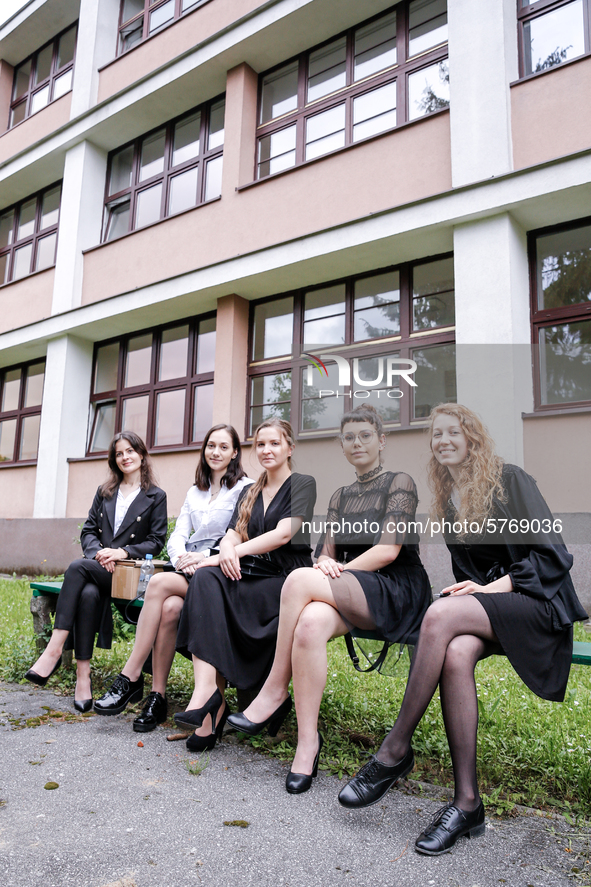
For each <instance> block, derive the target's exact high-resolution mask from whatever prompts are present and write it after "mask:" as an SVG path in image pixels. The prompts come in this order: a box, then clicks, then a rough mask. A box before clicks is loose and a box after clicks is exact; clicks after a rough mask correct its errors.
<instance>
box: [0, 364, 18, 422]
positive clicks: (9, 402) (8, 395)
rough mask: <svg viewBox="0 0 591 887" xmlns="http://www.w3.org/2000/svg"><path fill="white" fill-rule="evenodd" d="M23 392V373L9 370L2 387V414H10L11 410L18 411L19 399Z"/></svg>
mask: <svg viewBox="0 0 591 887" xmlns="http://www.w3.org/2000/svg"><path fill="white" fill-rule="evenodd" d="M20 390H21V371H20V370H8V371H7V372H6V373H4V384H3V386H2V410H1V411H0V412H3V413H9V412H10V411H11V410H18V398H19V394H20Z"/></svg>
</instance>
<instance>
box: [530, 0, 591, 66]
mask: <svg viewBox="0 0 591 887" xmlns="http://www.w3.org/2000/svg"><path fill="white" fill-rule="evenodd" d="M590 15H591V0H537V2H535V3H534V2H533V0H531V2H530V0H519V2H518V13H517V16H518V22H519V30H520V46H521V76H522V77H527V76H528V74H538V73H539V72H540V71H547V70H548V68H553V67H554V66H555V65H561V64H562V63H563V62H567V61H569V60H570V59H574V58H577V56H580V55H584V54H585V53H587V52H591V40H590V37H591V33H590Z"/></svg>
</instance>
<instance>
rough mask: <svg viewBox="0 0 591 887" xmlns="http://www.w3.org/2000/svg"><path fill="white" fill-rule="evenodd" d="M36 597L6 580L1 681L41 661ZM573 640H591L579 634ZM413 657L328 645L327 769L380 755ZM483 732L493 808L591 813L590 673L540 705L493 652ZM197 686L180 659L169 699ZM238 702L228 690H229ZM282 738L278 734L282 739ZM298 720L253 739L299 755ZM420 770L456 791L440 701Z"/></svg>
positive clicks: (1, 600) (58, 680) (419, 751)
mask: <svg viewBox="0 0 591 887" xmlns="http://www.w3.org/2000/svg"><path fill="white" fill-rule="evenodd" d="M30 598H31V592H30V589H29V583H28V581H26V580H0V613H1V614H2V615H1V617H0V678H2V679H3V680H6V681H21V680H22V677H23V675H24V673H25V671H26V670H27V668H29V666H30V665H31V663H32V662H33V661H34V660H35V645H34V636H33V627H32V625H33V620H32V617H31V615H30V612H29V601H30ZM133 637H134V634H133V629H132V628H130V627H129V626H126V625H124V624H123V625H122V624H119V627H117V626H116V640H115V643H114V646H113V649H112V650H97V651H96V654H95V657H94V659H93V675H94V687H95V696H98V695H100V692H101V687H102V686H104V685H105V684H106V683H108V682H109V680H110V679H111V677H112V676H113V675H115V674H117V672H118V671H119V670H120V669H121V667H122V665H123V663H124V662H125V660H126V659H127V657H128V655H129V651H130V650H131V646H132V643H133ZM575 639H576V640H591V638H590V637H589V635H588V634H586V633H585V631H584V629H583V628H582V627H581V626H580V625H578V626H576V628H575ZM407 675H408V657H407V656H406V654H405V655H403V656H402V658H401V659H400V661H399V663H398V665H397V667H396V669H395V671H394V676H393V677H382V676H381V675H374V674H371V675H361V674H358V673H357V672H356V671H355V670H354V669H353V666H352V665H351V663H350V661H349V658H348V656H347V652H346V649H345V645H344V642H343V641H342V640H338V641H334V642H333V643H331V644H330V645H329V666H328V683H327V687H326V692H325V694H324V700H323V703H322V708H321V711H320V719H321V729H322V732H323V734H324V740H325V746H324V751H323V755H322V761H321V767H324V768H325V769H327V770H330V771H332V772H333V773H336V774H338V775H342V774H352V773H354V772H355V770H357V769H358V767H359V765H360V764H361V763H363V762H364V760H365V759H366V757H367V755H368V753H370V752H371V751H373V750H375V748H376V747H377V745H379V742H380V740H381V738H382V737H383V735H384V733H385V732H386V731H387V730H388V729H389V728H390V727H391V725H392V724H393V722H394V720H395V718H396V715H397V712H398V709H399V707H400V702H401V700H402V696H403V693H404V688H405V685H406V679H407ZM476 677H477V685H478V694H479V707H480V729H479V739H478V761H479V778H480V784H481V788H482V790H483V792H484V799H485V803H486V805H487V806H488V808H489V810H490V812H493V810H494V809H495V808H496V809H497V810H498V812H499V813H501V812H508V811H510V810H511V808H512V807H513V805H514V804H524V805H527V806H532V807H540V808H544V809H551V808H554V809H556V810H557V811H559V812H566V813H570V814H571V815H573V816H574V817H580V816H584V817H589V815H591V669H590V668H589V667H587V666H581V665H573V666H572V670H571V676H570V680H569V685H568V690H567V696H566V699H565V702H564V703H563V704H558V703H553V702H545V701H544V700H542V699H538V697H537V696H535V695H534V694H533V693H531V692H530V691H529V690H528V689H527V688H526V687H525V685H524V684H523V683H522V682H521V681H520V680H519V678H518V677H517V676H516V674H515V673H514V671H513V669H512V668H511V666H510V665H509V663H508V662H507V660H506V659H505V658H504V657H498V656H493V657H491V658H490V659H488V660H486V661H485V662H482V663H480V664H479V665H478V667H477V672H476ZM74 679H75V673H74V668H72V670H71V671H70V670H65V669H62V670H61V671H60V672H58V674H57V675H56V676H55V677H54V678H52V680H51V684H50V686H53V687H55V688H56V689H60V690H63V692H64V693H66V694H70V693H72V692H73V686H74ZM191 689H192V669H191V667H190V664H189V662H187V661H186V660H183V659H182V658H181V657H179V656H177V657H176V658H175V662H174V665H173V670H172V673H171V679H170V684H169V694H170V696H172V697H173V698H175V699H177V700H179V701H186V700H187V699H188V697H189V696H190V694H191ZM228 695H229V698H230V699H231V691H230V692H229V694H228ZM280 736H281V734H280ZM294 740H295V716H294V715H292V716H291V717H290V719H289V720H288V721H287V723H286V725H285V728H284V733H283V734H282V738H281V741H280V742H271V741H269V740H268V739H264V738H262V739H254V740H250V741H251V742H252V744H253V745H254V746H256V747H258V748H261V749H265V750H267V752H268V753H270V754H274V755H276V756H279V757H282V758H285V759H286V760H289V759H291V758H292V757H293V751H294ZM413 746H414V749H415V756H416V759H417V766H416V769H415V771H414V772H413V778H414V779H419V780H424V781H427V782H432V783H436V784H439V785H443V786H451V784H452V779H451V763H450V758H449V751H448V747H447V741H446V738H445V731H444V729H443V722H442V719H441V712H440V708H439V704H438V702H437V700H436V699H435V700H433V702H432V703H431V705H430V706H429V709H428V710H427V713H426V715H425V717H424V718H423V720H422V722H421V724H420V725H419V728H418V729H417V731H416V733H415V737H414V740H413Z"/></svg>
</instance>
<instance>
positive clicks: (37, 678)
mask: <svg viewBox="0 0 591 887" xmlns="http://www.w3.org/2000/svg"><path fill="white" fill-rule="evenodd" d="M61 664H62V657H61V655H60V658H59V659H58V661H57V662H56V663H55V665H54V666H53V668H52V669H51V671H50V672H49V674H48V675H47V677H46V678H44V677H43V675H40V674H37V672H36V671H33V669H32V668H30V669H29V670H28V672H27V673H26V675H25V678H26V680H27V681H31V683H32V684H37V686H39V687H44V686H45V684H46V683H47V681H48V680H49V679H50V677H51V676H52V675H54V674H55V673H56V671H57V670H58V668H59V667H60V666H61Z"/></svg>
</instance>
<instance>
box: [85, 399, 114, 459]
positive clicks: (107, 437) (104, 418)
mask: <svg viewBox="0 0 591 887" xmlns="http://www.w3.org/2000/svg"><path fill="white" fill-rule="evenodd" d="M115 414H116V404H115V402H113V403H104V404H97V407H96V418H95V422H94V433H93V436H92V441H91V443H90V447H89V452H90V453H101V452H105V451H106V450H108V449H109V444H110V443H111V440H112V439H113V436H114V434H115Z"/></svg>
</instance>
